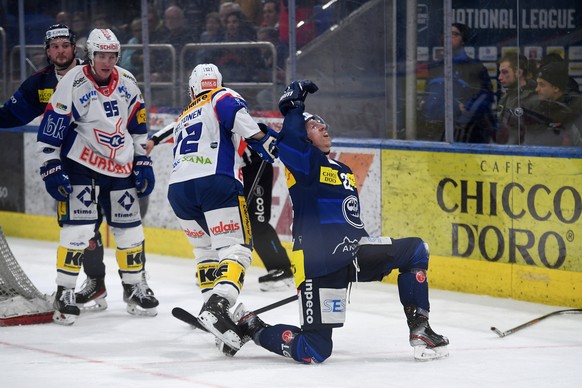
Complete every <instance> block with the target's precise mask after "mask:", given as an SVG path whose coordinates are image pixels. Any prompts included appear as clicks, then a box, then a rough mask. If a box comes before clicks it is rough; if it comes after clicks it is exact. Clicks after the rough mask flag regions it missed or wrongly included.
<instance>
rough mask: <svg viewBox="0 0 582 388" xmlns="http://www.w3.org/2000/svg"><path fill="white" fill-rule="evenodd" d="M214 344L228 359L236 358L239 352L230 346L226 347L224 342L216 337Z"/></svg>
mask: <svg viewBox="0 0 582 388" xmlns="http://www.w3.org/2000/svg"><path fill="white" fill-rule="evenodd" d="M214 344H215V345H216V348H217V349H218V350H220V352H221V353H222V354H224V355H225V356H226V357H234V355H235V354H236V353H237V352H238V350H236V349H233V348H231V347H230V346H228V345H225V344H224V342H222V341H221V340H219V339H218V338H216V337H214Z"/></svg>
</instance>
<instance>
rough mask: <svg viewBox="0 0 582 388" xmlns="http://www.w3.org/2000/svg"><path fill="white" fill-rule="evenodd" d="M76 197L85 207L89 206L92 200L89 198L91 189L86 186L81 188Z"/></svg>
mask: <svg viewBox="0 0 582 388" xmlns="http://www.w3.org/2000/svg"><path fill="white" fill-rule="evenodd" d="M77 199H78V200H79V201H81V203H82V204H83V205H85V207H89V206H91V204H92V203H93V200H92V199H91V189H90V188H88V187H85V188H84V189H83V190H81V192H80V193H79V194H78V195H77Z"/></svg>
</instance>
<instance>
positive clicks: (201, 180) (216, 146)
mask: <svg viewBox="0 0 582 388" xmlns="http://www.w3.org/2000/svg"><path fill="white" fill-rule="evenodd" d="M188 86H189V90H190V97H191V99H192V102H191V103H190V104H189V105H188V106H187V107H186V108H185V109H184V111H183V112H182V114H181V115H180V117H179V118H178V122H177V124H176V126H175V129H174V162H173V169H172V174H171V177H170V184H169V189H168V199H169V201H170V205H171V206H172V209H173V210H174V213H175V214H176V217H177V218H178V222H179V223H180V226H181V227H182V229H183V230H184V233H185V234H186V237H187V238H188V240H189V241H190V243H191V244H192V246H193V247H194V256H195V260H196V267H197V273H198V281H199V284H200V289H201V292H202V296H203V299H204V305H203V306H202V310H201V312H200V315H199V318H198V319H199V321H200V323H201V324H202V325H203V326H204V327H205V328H206V329H207V330H208V331H210V332H211V333H212V334H214V335H215V336H216V337H217V339H219V340H220V341H222V342H223V343H224V344H225V345H227V347H230V348H232V349H235V350H238V349H239V348H240V346H241V337H240V335H239V333H238V329H237V327H236V324H235V323H234V322H233V321H232V319H231V317H230V316H229V309H230V306H233V305H234V304H235V302H236V300H237V298H238V296H239V294H240V292H241V289H242V287H243V282H244V277H245V272H246V269H247V268H248V267H249V265H250V263H251V250H252V240H251V230H250V229H251V228H250V221H249V216H248V212H247V207H246V203H245V198H244V194H243V181H242V174H241V162H242V158H241V153H242V151H243V150H244V147H245V144H244V141H243V140H246V141H247V143H248V144H249V146H251V147H252V148H253V149H254V150H255V151H257V153H259V154H260V155H261V157H262V158H263V159H265V160H267V161H269V162H271V163H272V162H273V160H274V158H275V157H276V147H275V146H276V140H275V137H274V136H275V135H276V134H275V132H273V131H272V130H270V131H267V133H263V132H262V131H261V128H260V127H259V126H258V124H257V123H256V122H255V121H254V120H253V119H252V117H251V116H250V114H249V112H248V110H247V104H246V102H245V100H244V99H243V98H242V97H241V96H240V95H239V94H238V93H237V92H235V91H234V90H232V89H229V88H225V87H222V75H221V73H220V71H219V70H218V68H217V67H216V66H215V65H214V64H200V65H198V66H196V67H195V68H194V70H192V74H191V75H190V79H189V82H188Z"/></svg>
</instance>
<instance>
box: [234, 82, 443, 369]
mask: <svg viewBox="0 0 582 388" xmlns="http://www.w3.org/2000/svg"><path fill="white" fill-rule="evenodd" d="M317 89H318V88H317V86H316V85H315V84H314V83H312V82H311V81H295V82H293V83H291V84H290V85H289V86H288V87H287V89H286V90H285V93H284V94H283V96H282V97H281V99H280V101H279V109H280V110H281V113H282V114H283V115H284V116H285V121H284V123H283V130H282V131H281V137H280V139H279V143H278V149H279V158H280V160H281V161H282V162H283V163H284V165H285V167H286V169H287V185H288V187H289V194H290V195H291V199H292V202H293V213H294V216H293V241H294V243H293V250H294V254H293V257H292V259H291V261H292V264H293V269H294V272H295V283H296V285H297V292H298V295H299V302H300V309H301V316H300V318H301V328H299V327H296V326H291V325H285V324H278V325H273V326H270V325H267V324H265V323H264V322H263V321H262V320H261V319H260V318H259V317H258V316H257V315H256V314H254V313H248V314H246V315H244V316H243V317H242V318H241V319H240V320H239V322H238V328H239V331H240V333H241V334H242V335H243V342H245V340H246V341H248V340H250V339H252V340H253V341H254V342H255V343H256V344H257V345H259V346H262V347H263V348H265V349H267V350H269V351H271V352H273V353H277V354H280V355H283V356H285V357H290V358H293V359H294V360H296V361H299V362H303V363H320V362H323V361H324V360H326V359H327V358H328V357H329V356H330V355H331V353H332V347H333V343H332V332H333V329H334V328H337V327H341V326H343V324H344V321H345V314H346V296H347V292H348V286H349V284H350V283H351V282H371V281H380V280H382V278H383V277H384V276H386V275H388V274H389V273H390V272H391V271H393V270H395V269H398V270H399V272H400V273H399V275H398V290H399V294H400V302H401V303H402V305H403V307H404V313H405V315H406V319H407V322H408V326H409V328H410V337H409V340H410V345H411V346H413V347H414V349H415V352H414V356H415V358H416V359H419V360H430V359H438V358H443V357H446V356H448V350H447V345H448V343H449V340H448V339H447V338H446V337H444V336H442V335H439V334H436V333H435V332H434V331H433V330H432V329H431V327H430V326H429V323H428V315H429V310H430V305H429V300H428V282H427V277H426V271H427V269H428V261H429V251H428V246H427V244H426V243H425V242H424V241H423V240H422V239H420V238H418V237H410V238H402V239H393V238H390V237H370V236H368V233H367V232H366V230H365V229H364V224H363V222H362V220H361V219H360V203H359V198H358V191H357V189H356V181H355V178H354V174H353V173H352V171H351V169H350V168H349V167H348V166H346V165H345V164H343V163H341V162H338V161H336V160H333V159H331V158H329V156H328V155H329V153H330V150H331V138H330V136H329V134H328V127H327V124H326V123H325V122H324V121H323V120H322V119H321V118H320V117H319V116H316V115H312V114H309V113H307V112H304V101H305V97H306V96H307V94H308V93H314V92H315V91H317ZM329 301H334V304H333V306H334V308H329ZM324 303H327V305H324Z"/></svg>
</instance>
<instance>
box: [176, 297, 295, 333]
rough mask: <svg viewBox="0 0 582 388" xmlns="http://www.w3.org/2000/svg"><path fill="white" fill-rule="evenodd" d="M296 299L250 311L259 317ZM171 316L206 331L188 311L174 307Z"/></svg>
mask: <svg viewBox="0 0 582 388" xmlns="http://www.w3.org/2000/svg"><path fill="white" fill-rule="evenodd" d="M298 298H299V296H298V295H297V294H296V295H293V296H290V297H288V298H285V299H282V300H280V301H278V302H275V303H271V304H269V305H267V306H264V307H261V308H258V309H256V310H255V311H252V313H253V314H256V315H259V314H262V313H264V312H266V311H269V310H273V309H276V308H277V307H281V306H284V305H286V304H287V303H291V302H293V301H294V300H297V299H298ZM172 315H173V316H174V318H178V319H179V320H181V321H182V322H185V323H187V324H189V325H190V326H193V327H195V328H197V329H201V330H204V331H206V328H204V326H202V325H201V324H200V322H198V317H196V316H195V315H193V314H191V313H189V312H188V311H186V310H184V309H183V308H181V307H174V308H173V309H172Z"/></svg>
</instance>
